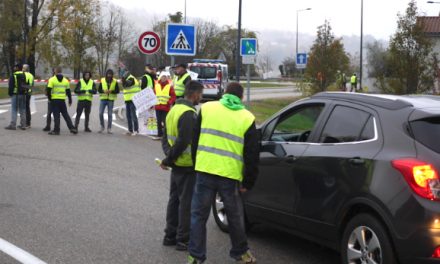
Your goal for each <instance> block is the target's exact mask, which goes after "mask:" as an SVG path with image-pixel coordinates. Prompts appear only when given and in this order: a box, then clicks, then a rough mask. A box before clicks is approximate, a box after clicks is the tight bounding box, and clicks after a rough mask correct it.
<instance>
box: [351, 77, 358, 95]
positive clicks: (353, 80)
mask: <svg viewBox="0 0 440 264" xmlns="http://www.w3.org/2000/svg"><path fill="white" fill-rule="evenodd" d="M357 83H358V79H357V76H356V73H353V75H352V76H351V78H350V92H356V89H357Z"/></svg>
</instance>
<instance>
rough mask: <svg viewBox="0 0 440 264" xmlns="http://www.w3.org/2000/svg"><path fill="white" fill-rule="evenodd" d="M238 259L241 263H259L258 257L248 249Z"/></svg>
mask: <svg viewBox="0 0 440 264" xmlns="http://www.w3.org/2000/svg"><path fill="white" fill-rule="evenodd" d="M236 260H237V263H240V264H252V263H257V259H256V258H255V257H254V256H253V255H252V253H251V252H250V251H249V250H248V251H246V253H244V254H243V255H241V256H240V257H239V258H238V259H236Z"/></svg>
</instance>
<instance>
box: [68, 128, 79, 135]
mask: <svg viewBox="0 0 440 264" xmlns="http://www.w3.org/2000/svg"><path fill="white" fill-rule="evenodd" d="M70 133H72V134H75V135H76V134H78V130H77V129H76V128H72V129H70Z"/></svg>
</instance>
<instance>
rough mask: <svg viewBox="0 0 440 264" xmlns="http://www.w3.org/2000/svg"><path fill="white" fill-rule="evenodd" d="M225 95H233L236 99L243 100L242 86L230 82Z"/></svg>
mask: <svg viewBox="0 0 440 264" xmlns="http://www.w3.org/2000/svg"><path fill="white" fill-rule="evenodd" d="M225 93H227V94H233V95H235V96H237V97H238V98H243V86H241V84H239V83H238V82H231V83H229V84H228V86H227V87H226V91H225Z"/></svg>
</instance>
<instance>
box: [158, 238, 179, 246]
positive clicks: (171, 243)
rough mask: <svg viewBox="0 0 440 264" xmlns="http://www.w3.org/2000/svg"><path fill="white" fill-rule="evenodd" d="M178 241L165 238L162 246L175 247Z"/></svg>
mask: <svg viewBox="0 0 440 264" xmlns="http://www.w3.org/2000/svg"><path fill="white" fill-rule="evenodd" d="M176 244H177V241H176V239H175V238H169V237H164V238H163V241H162V245H164V246H175V245H176Z"/></svg>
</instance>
